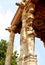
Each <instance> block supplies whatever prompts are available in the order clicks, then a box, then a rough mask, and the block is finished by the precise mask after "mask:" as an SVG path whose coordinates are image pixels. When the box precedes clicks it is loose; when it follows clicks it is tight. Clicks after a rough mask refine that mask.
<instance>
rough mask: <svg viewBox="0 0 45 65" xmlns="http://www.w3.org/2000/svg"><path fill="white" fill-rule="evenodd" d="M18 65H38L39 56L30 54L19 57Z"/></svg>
mask: <svg viewBox="0 0 45 65" xmlns="http://www.w3.org/2000/svg"><path fill="white" fill-rule="evenodd" d="M18 65H37V55H32V54H29V55H27V56H25V57H19V60H18Z"/></svg>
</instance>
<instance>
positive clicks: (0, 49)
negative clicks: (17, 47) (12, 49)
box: [0, 40, 7, 65]
mask: <svg viewBox="0 0 45 65" xmlns="http://www.w3.org/2000/svg"><path fill="white" fill-rule="evenodd" d="M6 49H7V42H6V41H5V40H1V41H0V65H4V63H5V57H6Z"/></svg>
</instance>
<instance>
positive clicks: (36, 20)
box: [5, 0, 45, 65]
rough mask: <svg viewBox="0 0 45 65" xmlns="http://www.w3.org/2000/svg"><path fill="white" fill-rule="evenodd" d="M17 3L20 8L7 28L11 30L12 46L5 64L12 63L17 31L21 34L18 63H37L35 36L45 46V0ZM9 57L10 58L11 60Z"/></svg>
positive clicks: (10, 43)
mask: <svg viewBox="0 0 45 65" xmlns="http://www.w3.org/2000/svg"><path fill="white" fill-rule="evenodd" d="M16 5H18V6H19V8H18V10H17V12H16V14H15V16H14V18H13V20H12V22H11V27H9V28H7V29H6V30H8V31H9V32H10V40H9V45H10V47H8V49H7V56H6V62H5V65H10V60H11V56H12V52H11V54H9V52H10V51H13V42H14V35H15V34H16V33H19V34H20V57H19V61H18V65H37V56H36V55H35V53H34V51H35V37H38V38H40V39H41V40H42V41H43V42H44V46H45V0H23V1H22V2H21V3H16ZM9 48H10V49H9ZM8 54H9V55H8ZM7 58H10V59H9V62H8V60H7Z"/></svg>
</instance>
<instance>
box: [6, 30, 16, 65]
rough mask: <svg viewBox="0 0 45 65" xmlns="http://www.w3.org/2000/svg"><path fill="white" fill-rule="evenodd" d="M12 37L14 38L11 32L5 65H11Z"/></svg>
mask: <svg viewBox="0 0 45 65" xmlns="http://www.w3.org/2000/svg"><path fill="white" fill-rule="evenodd" d="M14 36H15V33H14V32H13V31H11V33H10V39H9V43H8V48H7V53H6V60H5V65H11V56H12V53H13V42H14Z"/></svg>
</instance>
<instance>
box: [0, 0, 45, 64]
mask: <svg viewBox="0 0 45 65" xmlns="http://www.w3.org/2000/svg"><path fill="white" fill-rule="evenodd" d="M16 2H21V0H0V40H1V39H4V40H7V41H9V36H10V33H9V32H8V31H6V30H5V29H6V28H7V27H9V26H10V25H11V21H12V19H13V17H14V15H15V13H16V10H17V8H18V7H17V6H16V5H15V3H16ZM17 40H18V41H17ZM14 50H17V51H18V53H19V50H20V35H19V34H16V36H15V39H14ZM35 54H37V60H38V65H45V48H44V45H43V42H42V41H41V40H40V39H38V38H35Z"/></svg>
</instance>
